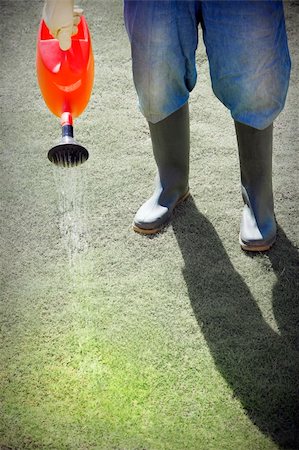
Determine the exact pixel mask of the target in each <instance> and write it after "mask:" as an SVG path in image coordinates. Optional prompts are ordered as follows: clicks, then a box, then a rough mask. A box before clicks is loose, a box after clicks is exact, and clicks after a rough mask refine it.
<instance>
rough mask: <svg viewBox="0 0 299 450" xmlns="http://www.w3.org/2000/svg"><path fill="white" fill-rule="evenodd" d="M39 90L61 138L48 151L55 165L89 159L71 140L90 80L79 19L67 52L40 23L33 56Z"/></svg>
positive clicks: (88, 50) (86, 38)
mask: <svg viewBox="0 0 299 450" xmlns="http://www.w3.org/2000/svg"><path fill="white" fill-rule="evenodd" d="M36 70H37V78H38V83H39V87H40V90H41V93H42V96H43V98H44V100H45V103H46V105H47V106H48V108H49V109H50V111H51V112H52V113H53V114H55V115H56V116H58V117H60V119H61V121H60V123H61V129H62V130H61V131H62V139H61V141H60V142H59V144H57V145H55V146H53V147H52V148H51V149H50V150H49V152H48V158H49V160H50V161H51V162H53V163H54V164H56V165H59V166H64V167H72V166H76V165H78V164H81V163H83V162H84V161H86V160H87V159H88V157H89V154H88V151H87V149H86V148H85V147H83V146H82V145H81V144H79V143H78V142H76V141H75V139H74V131H73V119H74V118H76V117H78V116H79V115H80V114H81V113H82V112H83V111H84V109H85V108H86V105H87V104H88V101H89V98H90V95H91V91H92V86H93V79H94V58H93V52H92V46H91V38H90V33H89V29H88V25H87V22H86V19H85V17H84V16H81V20H80V23H79V25H78V33H77V34H76V35H74V36H72V45H71V48H70V49H69V50H66V51H64V50H61V48H60V47H59V42H58V40H57V39H54V38H53V36H52V35H51V34H50V32H49V29H48V28H47V25H46V23H45V22H44V20H41V22H40V26H39V30H38V39H37V54H36Z"/></svg>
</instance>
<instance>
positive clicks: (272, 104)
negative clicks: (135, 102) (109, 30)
mask: <svg viewBox="0 0 299 450" xmlns="http://www.w3.org/2000/svg"><path fill="white" fill-rule="evenodd" d="M124 17H125V25H126V29H127V32H128V35H129V39H130V42H131V49H132V64H133V78H134V84H135V87H136V90H137V95H138V99H139V106H140V110H141V112H142V113H143V114H144V116H145V117H146V119H147V120H148V121H150V122H152V123H156V122H159V121H161V120H162V119H164V118H166V117H167V116H168V115H170V114H171V113H173V112H175V111H176V110H177V109H179V108H180V107H181V106H183V105H184V104H185V103H186V102H187V101H188V98H189V93H190V92H191V91H192V89H193V88H194V86H195V83H196V78H197V73H196V65H195V54H196V48H197V44H198V27H199V25H200V26H201V29H202V34H203V40H204V43H205V47H206V52H207V56H208V60H209V66H210V75H211V82H212V88H213V91H214V93H215V95H216V96H217V97H218V99H219V100H220V101H221V102H222V103H223V104H224V105H225V106H226V107H227V108H228V109H229V110H230V111H231V115H232V117H233V118H234V119H235V120H237V121H238V122H242V123H244V124H246V125H250V126H252V127H254V128H258V129H264V128H266V127H267V126H268V125H270V124H271V123H272V122H273V120H274V119H275V118H276V117H277V115H278V114H279V113H280V111H281V110H282V109H283V107H284V103H285V99H286V95H287V90H288V84H289V77H290V67H291V62H290V56H289V51H288V43H287V36H286V30H285V21H284V11H283V4H282V1H281V0H266V1H262V0H257V1H255V0H236V1H235V0H220V1H214V0H206V1H205V0H201V1H190V0H178V1H176V0H162V1H160V0H137V1H136V0H124Z"/></svg>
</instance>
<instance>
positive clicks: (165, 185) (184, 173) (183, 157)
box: [133, 103, 190, 234]
mask: <svg viewBox="0 0 299 450" xmlns="http://www.w3.org/2000/svg"><path fill="white" fill-rule="evenodd" d="M149 129H150V134H151V140H152V146H153V152H154V157H155V160H156V164H157V167H158V174H157V177H156V182H155V191H154V193H153V195H152V196H151V198H150V199H149V200H147V201H146V202H145V203H144V204H143V205H142V206H141V207H140V208H139V210H138V211H137V213H136V216H135V218H134V223H133V229H134V231H137V232H138V233H141V234H154V233H158V232H159V231H160V230H161V229H162V228H163V226H164V225H166V224H167V223H168V222H169V219H170V217H171V215H172V212H173V210H174V208H175V207H176V206H177V205H178V204H179V203H180V202H182V201H183V200H185V199H186V198H187V197H188V195H189V184H188V179H189V148H190V131H189V107H188V103H186V104H185V105H184V106H183V107H182V108H180V109H179V110H177V111H175V112H174V113H173V114H171V115H170V116H168V117H167V118H166V119H164V120H161V121H160V122H158V123H156V124H152V123H150V122H149Z"/></svg>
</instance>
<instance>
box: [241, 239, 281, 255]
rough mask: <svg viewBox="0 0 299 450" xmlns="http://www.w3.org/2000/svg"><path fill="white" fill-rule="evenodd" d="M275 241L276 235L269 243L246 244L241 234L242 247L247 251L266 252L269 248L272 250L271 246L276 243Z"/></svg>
mask: <svg viewBox="0 0 299 450" xmlns="http://www.w3.org/2000/svg"><path fill="white" fill-rule="evenodd" d="M275 241H276V236H275V237H274V238H273V240H272V241H271V242H269V243H268V244H261V245H250V244H245V242H243V241H242V239H241V236H239V243H240V245H241V248H242V250H245V251H246V252H266V251H267V250H270V248H271V247H272V245H273V244H274V243H275Z"/></svg>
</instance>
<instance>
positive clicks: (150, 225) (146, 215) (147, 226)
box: [133, 199, 171, 233]
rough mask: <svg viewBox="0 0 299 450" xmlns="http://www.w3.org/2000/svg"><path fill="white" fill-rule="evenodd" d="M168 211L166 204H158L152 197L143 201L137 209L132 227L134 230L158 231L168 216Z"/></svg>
mask: <svg viewBox="0 0 299 450" xmlns="http://www.w3.org/2000/svg"><path fill="white" fill-rule="evenodd" d="M170 214H171V213H170V211H169V209H168V208H167V207H166V206H162V205H159V204H158V203H157V202H154V201H153V200H152V199H149V200H148V201H147V202H145V203H144V204H143V205H142V206H141V207H140V208H139V210H138V211H137V213H136V215H135V218H134V223H133V228H134V230H135V231H139V232H142V231H143V230H144V232H145V233H146V232H147V233H148V232H151V233H155V232H158V231H159V230H160V229H161V228H162V227H163V225H165V223H166V222H167V221H168V219H169V217H170Z"/></svg>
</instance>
